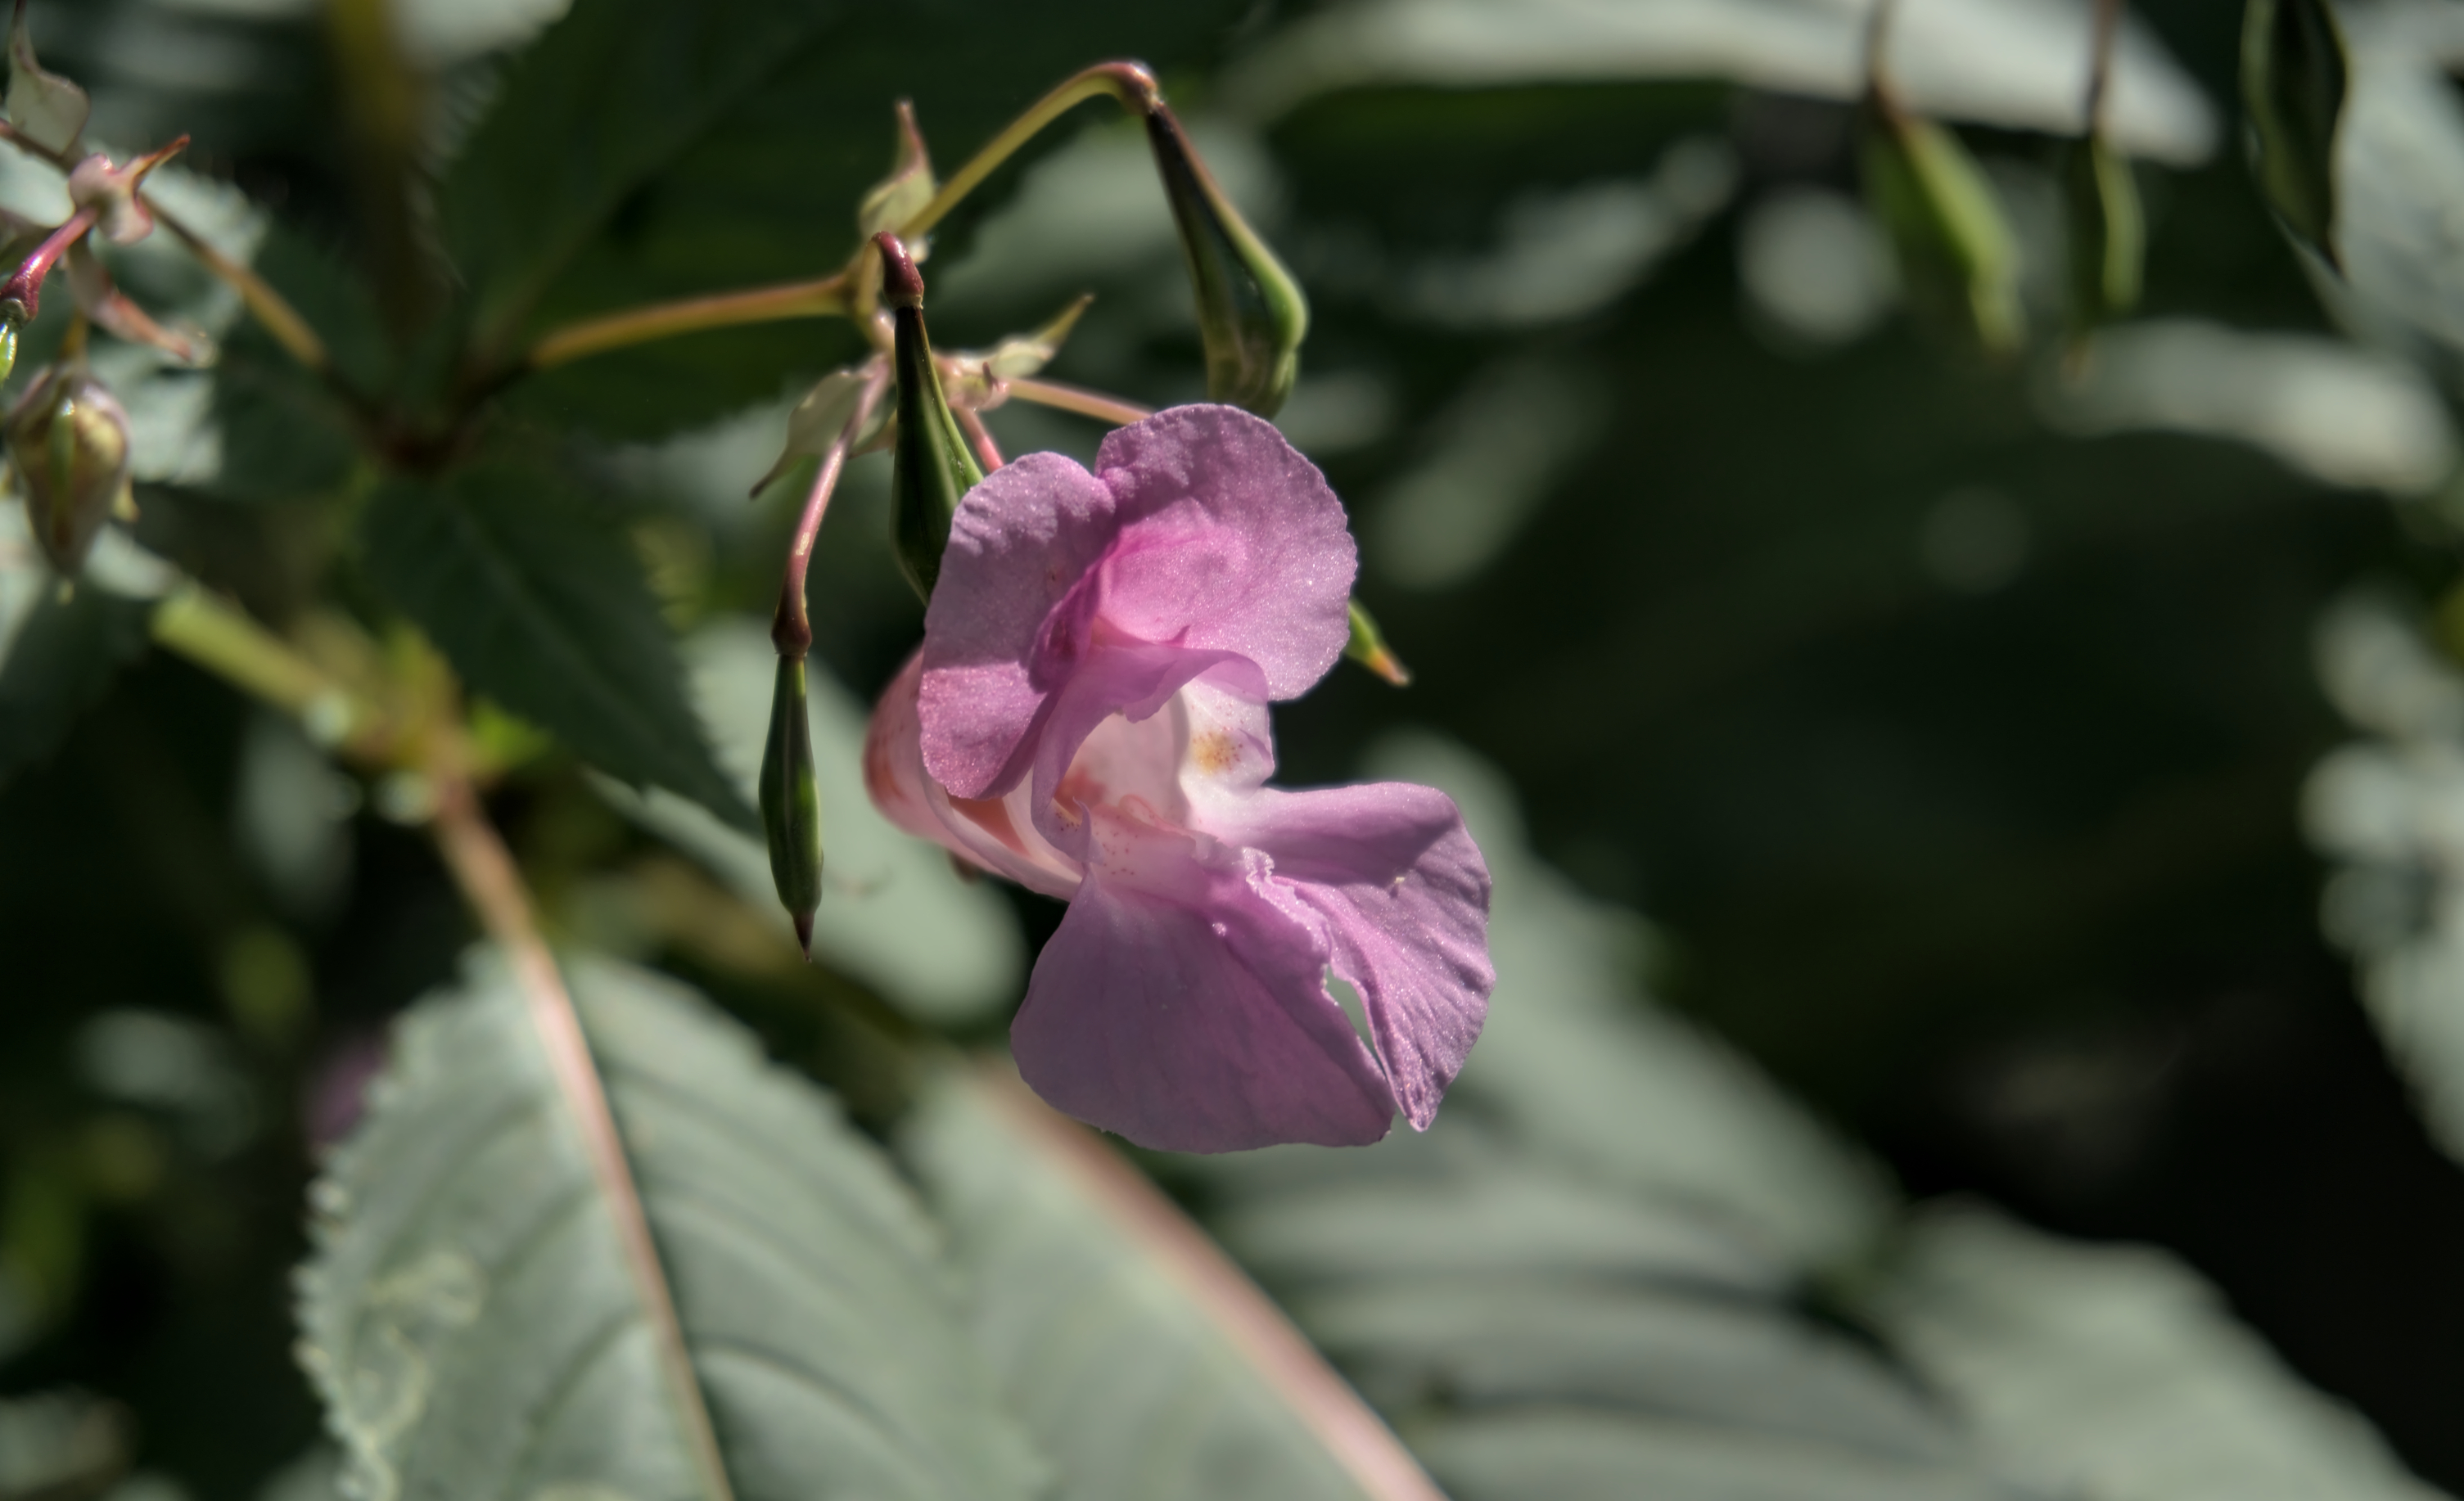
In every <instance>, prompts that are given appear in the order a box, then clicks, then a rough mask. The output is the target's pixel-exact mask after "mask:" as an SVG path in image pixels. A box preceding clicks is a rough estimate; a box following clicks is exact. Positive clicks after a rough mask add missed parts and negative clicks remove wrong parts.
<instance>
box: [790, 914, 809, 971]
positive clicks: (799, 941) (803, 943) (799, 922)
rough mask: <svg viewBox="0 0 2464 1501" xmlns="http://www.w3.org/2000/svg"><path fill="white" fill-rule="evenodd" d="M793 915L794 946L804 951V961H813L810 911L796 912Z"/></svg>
mask: <svg viewBox="0 0 2464 1501" xmlns="http://www.w3.org/2000/svg"><path fill="white" fill-rule="evenodd" d="M794 916H795V919H796V946H797V947H799V948H801V949H803V951H804V963H806V964H811V963H812V962H813V914H811V913H810V912H798V913H796V914H794Z"/></svg>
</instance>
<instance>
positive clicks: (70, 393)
mask: <svg viewBox="0 0 2464 1501" xmlns="http://www.w3.org/2000/svg"><path fill="white" fill-rule="evenodd" d="M8 439H9V456H10V458H11V460H12V461H13V462H14V464H15V466H16V469H17V482H18V484H19V486H20V487H21V488H22V489H24V491H25V495H26V510H27V513H28V515H29V516H30V517H31V518H32V520H33V533H34V537H35V540H36V541H38V542H39V543H40V544H41V545H42V549H43V553H44V555H46V556H48V557H49V558H50V559H51V560H52V566H53V567H54V568H55V569H57V570H59V572H60V574H61V575H62V576H65V577H69V578H74V577H76V576H77V573H78V571H79V570H81V569H82V568H83V567H84V566H85V557H86V554H87V553H88V552H89V551H91V550H92V549H93V547H94V539H95V537H96V535H97V534H98V533H100V532H101V531H102V524H103V522H104V521H105V520H106V519H108V518H109V517H110V515H111V513H112V511H114V510H115V509H117V508H120V507H121V506H123V505H124V504H125V503H126V501H125V497H126V495H127V492H128V458H129V446H128V414H127V413H126V412H124V411H122V410H121V406H120V402H118V401H117V400H115V399H114V398H113V396H112V394H111V392H110V391H109V390H108V389H107V388H106V387H104V385H103V384H102V382H101V381H97V380H95V379H94V377H92V376H91V375H88V374H87V373H86V371H85V368H84V367H83V366H82V365H81V364H70V365H60V366H55V367H54V368H52V369H50V370H46V371H45V372H43V374H42V375H41V376H40V377H39V378H38V379H36V380H35V381H34V383H33V385H32V386H31V387H30V388H29V389H28V390H27V392H26V394H25V395H24V396H22V397H20V398H19V399H18V402H17V404H16V406H15V407H14V408H12V409H11V411H10V413H9V418H8Z"/></svg>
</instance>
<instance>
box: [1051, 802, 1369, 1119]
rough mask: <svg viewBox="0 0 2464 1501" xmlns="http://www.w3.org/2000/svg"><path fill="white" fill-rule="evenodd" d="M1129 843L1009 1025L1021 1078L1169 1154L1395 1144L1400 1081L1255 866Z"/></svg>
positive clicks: (1057, 942)
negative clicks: (1363, 1036)
mask: <svg viewBox="0 0 2464 1501" xmlns="http://www.w3.org/2000/svg"><path fill="white" fill-rule="evenodd" d="M1109 821H1110V822H1111V823H1114V824H1118V823H1119V822H1120V821H1121V820H1118V819H1111V820H1109ZM1121 832H1122V831H1121V830H1119V829H1117V828H1110V829H1108V830H1107V831H1106V834H1107V843H1108V845H1110V844H1111V843H1112V842H1113V837H1116V836H1119V835H1120V834H1121ZM1131 837H1132V838H1136V839H1137V840H1138V842H1139V843H1140V845H1141V849H1140V850H1139V852H1138V856H1137V858H1134V859H1120V858H1115V859H1112V860H1111V861H1109V862H1108V864H1107V866H1106V867H1105V868H1104V869H1102V870H1098V871H1094V872H1090V874H1089V877H1088V880H1087V881H1086V882H1085V884H1084V885H1082V886H1081V887H1080V888H1079V891H1078V895H1077V897H1076V899H1075V900H1073V901H1072V902H1071V903H1069V911H1068V915H1067V916H1066V917H1064V918H1063V919H1062V921H1061V927H1060V929H1059V930H1058V931H1057V932H1055V933H1054V934H1053V935H1052V938H1051V940H1050V941H1049V942H1048V943H1046V944H1045V946H1044V954H1043V957H1042V958H1040V959H1038V960H1037V961H1036V966H1035V976H1034V978H1033V979H1032V980H1030V981H1029V982H1028V983H1027V991H1026V1004H1025V1005H1024V1006H1023V1007H1022V1008H1021V1009H1020V1011H1019V1013H1018V1019H1017V1020H1016V1021H1015V1022H1014V1023H1013V1024H1012V1025H1011V1027H1010V1046H1011V1048H1012V1050H1013V1051H1014V1052H1015V1053H1016V1055H1017V1056H1018V1067H1019V1073H1020V1075H1021V1076H1022V1077H1024V1078H1025V1079H1026V1081H1027V1083H1028V1084H1029V1085H1031V1086H1033V1088H1034V1089H1035V1092H1036V1093H1037V1094H1039V1095H1042V1096H1043V1097H1044V1098H1045V1099H1046V1100H1049V1101H1050V1102H1051V1103H1052V1104H1053V1105H1054V1106H1056V1107H1058V1108H1059V1109H1061V1110H1064V1111H1067V1113H1068V1114H1070V1115H1073V1116H1076V1117H1077V1118H1078V1119H1080V1120H1085V1121H1088V1122H1089V1123H1090V1124H1093V1125H1097V1126H1101V1127H1103V1128H1104V1129H1105V1130H1107V1131H1112V1132H1116V1133H1118V1134H1119V1135H1121V1136H1124V1137H1127V1138H1128V1139H1129V1140H1131V1141H1133V1142H1136V1143H1138V1144H1139V1145H1141V1146H1149V1147H1155V1148H1157V1149H1160V1150H1165V1151H1182V1152H1230V1151H1240V1150H1244V1149H1246V1148H1249V1147H1257V1146H1269V1145H1273V1144H1275V1143H1277V1142H1315V1143H1317V1144H1319V1145H1323V1146H1355V1145H1365V1144H1367V1143H1368V1142H1375V1141H1376V1140H1378V1139H1379V1138H1381V1137H1383V1136H1384V1135H1385V1134H1386V1131H1387V1127H1388V1124H1389V1122H1390V1121H1391V1120H1392V1119H1393V1116H1394V1111H1395V1099H1394V1095H1393V1093H1392V1092H1391V1091H1390V1090H1389V1089H1388V1088H1387V1085H1386V1079H1385V1076H1384V1074H1383V1073H1382V1072H1381V1071H1380V1070H1379V1068H1378V1066H1377V1061H1376V1059H1375V1057H1373V1056H1371V1055H1370V1052H1369V1050H1368V1049H1367V1048H1365V1047H1363V1046H1362V1045H1361V1042H1360V1039H1359V1038H1358V1037H1357V1036H1356V1035H1354V1034H1353V1031H1352V1024H1351V1022H1350V1021H1349V1020H1347V1019H1346V1018H1345V1016H1344V1014H1343V1012H1342V1009H1341V1008H1340V1007H1338V1006H1336V1005H1335V1003H1334V1001H1333V999H1332V998H1331V997H1330V996H1329V995H1328V994H1327V993H1326V985H1325V980H1324V978H1323V977H1324V973H1325V969H1324V963H1325V961H1324V949H1323V947H1322V946H1321V945H1320V944H1319V942H1318V940H1317V937H1316V935H1315V934H1313V933H1311V932H1310V931H1309V927H1308V926H1307V925H1304V924H1303V923H1301V922H1299V921H1296V920H1295V919H1293V918H1292V917H1290V916H1289V915H1287V914H1286V913H1284V912H1281V911H1278V910H1277V909H1276V907H1275V906H1274V905H1273V904H1272V903H1268V902H1265V901H1264V900H1261V899H1260V898H1259V897H1258V896H1257V895H1255V893H1254V892H1253V890H1252V889H1251V888H1250V882H1249V880H1248V879H1247V876H1248V873H1247V872H1246V871H1245V870H1244V869H1243V865H1244V864H1245V863H1248V862H1252V861H1254V857H1249V858H1246V859H1240V858H1236V859H1232V860H1228V861H1226V862H1225V868H1222V869H1209V868H1207V867H1206V866H1204V865H1202V864H1201V863H1200V862H1199V859H1197V858H1196V857H1195V855H1194V852H1193V851H1192V847H1191V845H1190V842H1189V841H1188V840H1187V839H1186V838H1175V837H1173V836H1170V835H1167V834H1164V833H1162V832H1161V831H1150V832H1147V833H1145V834H1144V835H1143V836H1140V835H1137V834H1135V833H1133V834H1132V835H1131ZM1111 853H1113V854H1114V855H1115V856H1116V857H1117V856H1118V855H1119V853H1120V852H1118V851H1117V850H1114V851H1111Z"/></svg>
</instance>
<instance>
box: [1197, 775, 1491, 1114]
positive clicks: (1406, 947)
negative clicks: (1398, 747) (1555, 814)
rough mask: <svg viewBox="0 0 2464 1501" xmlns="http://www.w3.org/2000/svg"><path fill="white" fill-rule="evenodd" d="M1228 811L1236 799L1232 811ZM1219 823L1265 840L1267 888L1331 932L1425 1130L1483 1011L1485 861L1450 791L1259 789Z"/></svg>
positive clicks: (1395, 1081) (1331, 944)
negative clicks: (1268, 868) (1230, 817)
mask: <svg viewBox="0 0 2464 1501" xmlns="http://www.w3.org/2000/svg"><path fill="white" fill-rule="evenodd" d="M1224 812H1232V810H1228V809H1227V810H1224ZM1233 816H1235V817H1237V819H1238V822H1237V824H1233V825H1231V826H1226V824H1227V823H1229V820H1228V819H1225V818H1224V817H1223V816H1222V814H1221V813H1219V814H1218V816H1217V819H1216V820H1214V821H1211V822H1210V830H1211V832H1213V833H1214V834H1216V835H1217V836H1218V837H1219V838H1223V839H1225V840H1227V841H1237V842H1238V843H1241V844H1243V845H1246V846H1248V847H1250V848H1253V849H1256V850H1258V851H1260V852H1262V853H1263V854H1264V855H1265V857H1266V859H1267V861H1268V862H1270V866H1271V871H1270V873H1269V874H1266V875H1265V876H1263V878H1262V879H1261V881H1260V888H1261V895H1262V896H1265V898H1267V899H1268V900H1270V901H1273V902H1274V903H1276V904H1277V905H1278V906H1279V907H1282V908H1283V909H1284V910H1286V911H1287V912H1291V913H1292V914H1293V915H1294V916H1296V917H1302V918H1304V920H1313V921H1314V923H1315V924H1316V925H1317V926H1318V927H1319V928H1320V931H1321V932H1322V934H1323V938H1324V942H1325V944H1326V946H1327V950H1328V954H1329V962H1330V963H1331V966H1332V968H1333V969H1334V972H1335V973H1336V974H1338V975H1341V976H1342V977H1343V978H1344V979H1345V980H1347V981H1349V982H1351V984H1352V985H1353V988H1354V989H1355V990H1359V992H1360V998H1361V1002H1362V1005H1363V1007H1364V1009H1365V1010H1366V1011H1367V1012H1368V1013H1369V1031H1370V1035H1371V1036H1373V1037H1374V1038H1375V1039H1376V1042H1377V1053H1378V1056H1379V1057H1380V1058H1381V1059H1383V1060H1384V1062H1385V1065H1386V1074H1387V1077H1388V1079H1389V1080H1390V1081H1391V1083H1392V1085H1393V1088H1394V1092H1395V1099H1396V1101H1397V1103H1398V1104H1399V1105H1400V1106H1401V1107H1402V1110H1403V1115H1404V1118H1405V1119H1407V1120H1410V1121H1411V1122H1412V1124H1413V1126H1414V1127H1415V1128H1416V1129H1420V1130H1426V1129H1427V1128H1428V1125H1429V1122H1430V1121H1431V1120H1435V1119H1436V1118H1437V1113H1438V1101H1439V1099H1440V1098H1441V1097H1442V1096H1443V1095H1444V1094H1445V1092H1446V1086H1447V1085H1449V1084H1451V1083H1453V1082H1454V1077H1455V1075H1456V1074H1457V1073H1459V1072H1461V1071H1462V1069H1463V1059H1464V1058H1465V1057H1466V1056H1467V1055H1469V1054H1470V1052H1471V1045H1472V1043H1473V1042H1474V1041H1475V1040H1477V1039H1478V1038H1479V1036H1480V1029H1481V1026H1482V1024H1483V1023H1484V1022H1485V1021H1486V1020H1487V1017H1488V995H1489V991H1490V990H1492V989H1493V988H1494V987H1495V986H1496V984H1497V971H1496V969H1495V968H1494V967H1492V966H1491V965H1490V963H1489V958H1488V895H1489V882H1488V864H1487V862H1486V861H1485V860H1484V859H1482V858H1481V853H1480V848H1479V846H1477V845H1475V844H1474V843H1472V839H1471V835H1470V834H1469V833H1468V832H1466V831H1465V830H1464V828H1463V815H1462V813H1461V812H1459V811H1458V810H1457V809H1456V807H1455V804H1454V799H1453V798H1451V797H1448V796H1447V795H1446V794H1443V793H1441V792H1439V791H1437V790H1436V789H1435V788H1430V787H1418V786H1414V785H1412V784H1410V783H1407V782H1380V783H1376V784H1374V785H1371V786H1366V787H1332V788H1327V789H1324V790H1322V791H1317V792H1304V793H1287V792H1276V791H1271V790H1266V789H1261V790H1260V791H1258V792H1257V793H1255V794H1252V795H1251V796H1250V797H1249V798H1248V799H1246V800H1245V801H1244V803H1243V806H1241V807H1240V808H1239V809H1238V810H1237V813H1234V814H1233Z"/></svg>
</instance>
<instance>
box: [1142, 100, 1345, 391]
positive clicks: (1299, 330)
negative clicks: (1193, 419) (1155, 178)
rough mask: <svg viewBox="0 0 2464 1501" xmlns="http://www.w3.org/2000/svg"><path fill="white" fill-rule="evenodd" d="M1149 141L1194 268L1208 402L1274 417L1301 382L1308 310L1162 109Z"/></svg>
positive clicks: (1151, 123) (1153, 114) (1150, 121)
mask: <svg viewBox="0 0 2464 1501" xmlns="http://www.w3.org/2000/svg"><path fill="white" fill-rule="evenodd" d="M1147 141H1148V143H1149V144H1150V145H1152V146H1153V147H1154V148H1155V171H1156V172H1157V174H1158V175H1160V176H1161V177H1162V178H1163V190H1164V196H1165V198H1167V199H1168V200H1170V201H1171V204H1172V219H1173V223H1174V224H1175V225H1176V226H1177V228H1179V230H1180V248H1181V250H1182V252H1183V254H1184V255H1185V256H1186V257H1187V258H1188V261H1189V282H1190V289H1191V291H1192V292H1194V293H1195V294H1197V297H1198V331H1199V337H1200V338H1201V339H1202V340H1203V341H1204V343H1205V346H1206V396H1207V399H1208V400H1209V401H1215V402H1229V403H1231V404H1232V405H1234V406H1243V407H1246V408H1248V409H1249V410H1250V411H1253V412H1255V413H1257V414H1258V415H1259V416H1261V417H1272V416H1274V415H1275V413H1276V412H1277V411H1278V410H1279V409H1281V407H1282V406H1283V404H1284V398H1286V397H1287V396H1289V395H1291V393H1292V381H1294V380H1295V379H1296V378H1298V376H1299V375H1300V368H1301V363H1300V361H1301V355H1300V351H1301V338H1302V337H1303V336H1304V335H1306V334H1307V333H1308V332H1309V301H1308V299H1307V298H1305V297H1303V296H1302V295H1301V289H1300V284H1299V283H1298V282H1295V281H1293V280H1292V276H1291V272H1287V271H1286V270H1284V265H1283V262H1281V261H1279V260H1277V259H1275V254H1274V252H1273V251H1272V250H1267V249H1266V245H1265V241H1263V240H1261V239H1259V238H1258V236H1257V234H1256V233H1255V232H1254V231H1253V230H1251V229H1250V228H1249V226H1248V223H1247V222H1246V221H1245V220H1243V218H1242V217H1241V213H1240V210H1238V209H1236V208H1234V207H1232V201H1231V200H1230V199H1228V198H1226V197H1224V196H1223V189H1222V188H1221V187H1219V186H1217V185H1216V183H1215V175H1214V174H1213V173H1211V172H1209V171H1207V170H1206V163H1203V162H1201V161H1199V159H1198V153H1197V152H1195V151H1192V150H1191V149H1190V146H1189V138H1188V137H1187V136H1184V135H1183V134H1181V129H1180V121H1178V120H1175V119H1174V118H1173V115H1172V111H1170V110H1168V109H1166V108H1164V107H1163V105H1162V104H1161V103H1160V102H1157V103H1156V104H1155V106H1154V108H1153V109H1151V110H1150V111H1149V112H1148V114H1147Z"/></svg>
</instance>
